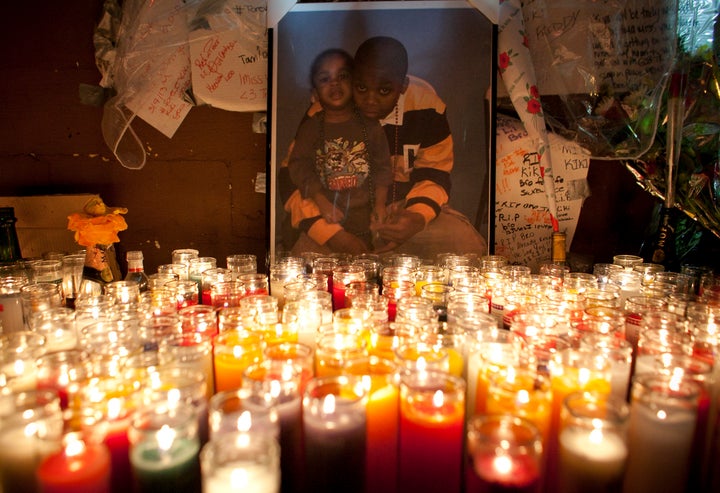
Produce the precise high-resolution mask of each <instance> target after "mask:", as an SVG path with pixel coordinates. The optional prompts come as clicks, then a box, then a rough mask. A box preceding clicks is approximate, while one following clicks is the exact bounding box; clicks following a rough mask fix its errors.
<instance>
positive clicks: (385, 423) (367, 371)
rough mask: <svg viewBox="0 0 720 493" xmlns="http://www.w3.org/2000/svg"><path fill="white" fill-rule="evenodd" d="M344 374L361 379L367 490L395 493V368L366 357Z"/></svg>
mask: <svg viewBox="0 0 720 493" xmlns="http://www.w3.org/2000/svg"><path fill="white" fill-rule="evenodd" d="M348 371H349V372H350V373H352V374H353V375H359V376H362V382H363V385H364V386H365V388H366V389H367V391H368V403H367V454H366V458H365V460H366V471H367V473H366V478H367V479H366V481H367V483H366V485H367V491H372V492H377V493H385V492H387V493H392V492H395V491H397V470H398V450H397V448H398V428H399V422H398V421H399V403H400V391H399V387H398V375H397V365H395V364H394V363H393V362H392V361H390V360H386V359H382V358H378V357H375V356H370V357H368V358H367V359H365V360H363V361H362V362H359V363H357V364H353V365H352V366H351V368H348Z"/></svg>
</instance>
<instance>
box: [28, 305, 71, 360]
mask: <svg viewBox="0 0 720 493" xmlns="http://www.w3.org/2000/svg"><path fill="white" fill-rule="evenodd" d="M30 328H31V330H33V331H34V332H36V333H38V334H40V335H42V336H44V337H45V348H46V350H47V351H63V350H66V349H74V348H75V347H76V346H77V342H78V337H77V331H76V330H75V312H74V311H73V310H72V309H71V308H68V307H63V306H61V307H54V308H49V309H47V310H43V311H41V312H36V313H33V314H32V318H31V319H30Z"/></svg>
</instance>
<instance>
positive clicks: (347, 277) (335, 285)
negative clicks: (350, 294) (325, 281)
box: [331, 264, 365, 310]
mask: <svg viewBox="0 0 720 493" xmlns="http://www.w3.org/2000/svg"><path fill="white" fill-rule="evenodd" d="M332 278H333V281H332V291H331V292H332V301H333V309H335V310H339V309H340V308H345V288H346V286H347V285H348V284H349V283H351V282H353V281H364V280H365V269H363V268H362V266H360V265H350V264H341V265H337V266H335V268H333V271H332Z"/></svg>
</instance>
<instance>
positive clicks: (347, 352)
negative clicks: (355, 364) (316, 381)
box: [315, 332, 368, 377]
mask: <svg viewBox="0 0 720 493" xmlns="http://www.w3.org/2000/svg"><path fill="white" fill-rule="evenodd" d="M367 354H368V353H367V342H366V340H365V338H364V337H363V336H361V335H359V334H348V333H336V332H331V333H327V334H323V335H322V336H320V337H319V338H318V341H317V347H316V349H315V376H316V377H330V376H338V375H341V374H343V372H344V371H345V368H346V367H347V365H348V364H350V362H351V361H353V360H357V359H359V358H362V357H365V356H367Z"/></svg>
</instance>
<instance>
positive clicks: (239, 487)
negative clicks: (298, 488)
mask: <svg viewBox="0 0 720 493" xmlns="http://www.w3.org/2000/svg"><path fill="white" fill-rule="evenodd" d="M279 490H280V474H279V472H278V471H277V470H269V469H268V468H267V467H265V466H262V465H258V464H243V465H236V466H232V467H231V466H228V467H224V468H221V469H216V470H215V471H214V472H213V475H212V476H206V475H203V491H204V492H205V493H274V492H277V491H279Z"/></svg>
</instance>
